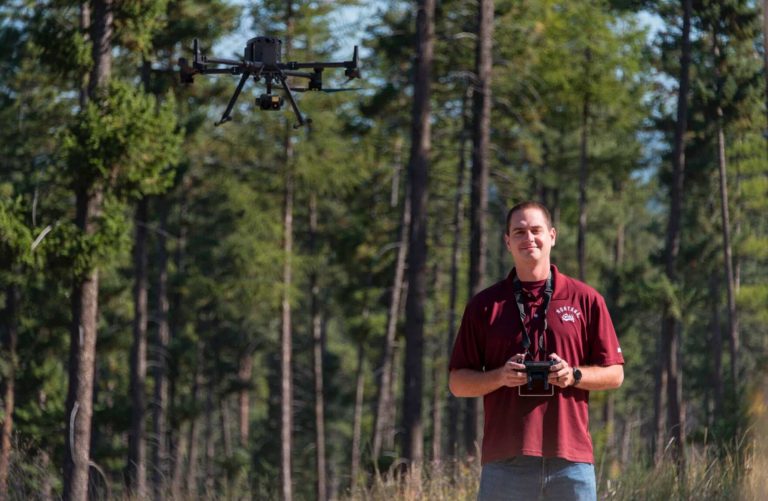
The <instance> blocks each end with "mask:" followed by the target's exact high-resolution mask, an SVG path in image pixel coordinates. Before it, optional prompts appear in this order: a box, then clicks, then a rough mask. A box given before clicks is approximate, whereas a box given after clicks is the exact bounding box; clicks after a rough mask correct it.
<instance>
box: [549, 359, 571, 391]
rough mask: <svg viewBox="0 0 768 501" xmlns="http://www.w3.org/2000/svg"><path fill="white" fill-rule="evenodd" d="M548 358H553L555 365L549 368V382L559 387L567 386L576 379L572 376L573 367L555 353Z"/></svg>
mask: <svg viewBox="0 0 768 501" xmlns="http://www.w3.org/2000/svg"><path fill="white" fill-rule="evenodd" d="M549 358H551V359H552V360H554V362H555V365H553V366H552V367H550V368H549V384H553V385H555V386H558V387H560V388H567V387H569V386H571V385H573V383H574V382H575V381H576V379H575V378H574V377H573V368H572V367H571V366H570V365H568V362H566V361H565V360H563V359H562V358H560V355H558V354H557V353H552V354H551V355H550V356H549Z"/></svg>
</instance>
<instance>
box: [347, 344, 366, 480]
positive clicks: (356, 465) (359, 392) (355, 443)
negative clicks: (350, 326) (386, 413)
mask: <svg viewBox="0 0 768 501" xmlns="http://www.w3.org/2000/svg"><path fill="white" fill-rule="evenodd" d="M364 360H365V350H364V349H363V345H362V343H360V344H358V346H357V371H355V381H356V385H355V414H354V418H353V422H352V461H351V465H350V477H351V478H350V482H351V485H350V487H351V488H352V493H353V494H354V492H355V487H357V485H358V483H359V481H360V478H359V477H360V456H361V454H360V444H361V437H362V426H363V425H362V423H363V396H364V393H363V392H364V390H365V373H364V372H363V362H364Z"/></svg>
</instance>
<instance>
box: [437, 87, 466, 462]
mask: <svg viewBox="0 0 768 501" xmlns="http://www.w3.org/2000/svg"><path fill="white" fill-rule="evenodd" d="M471 93H472V86H468V87H467V92H466V93H465V95H464V99H463V100H462V118H463V125H462V129H461V132H460V133H459V163H458V165H457V168H456V192H455V194H454V198H453V223H452V228H453V241H452V244H451V269H450V282H451V283H450V296H449V300H448V332H447V335H446V353H447V354H448V358H449V360H450V356H451V350H452V349H453V340H454V338H455V336H456V320H457V318H456V317H457V311H456V310H457V302H458V291H459V261H460V260H461V232H462V226H463V223H464V182H465V180H464V178H465V177H466V171H467V162H466V147H467V139H468V134H469V116H468V113H467V108H468V102H469V98H470V96H471ZM443 391H445V392H446V394H447V395H448V446H447V448H446V456H447V457H448V458H451V459H453V458H455V457H456V453H457V450H456V449H457V446H458V440H459V400H458V399H457V398H456V397H454V396H453V395H452V394H451V393H450V391H448V390H447V388H444V389H443Z"/></svg>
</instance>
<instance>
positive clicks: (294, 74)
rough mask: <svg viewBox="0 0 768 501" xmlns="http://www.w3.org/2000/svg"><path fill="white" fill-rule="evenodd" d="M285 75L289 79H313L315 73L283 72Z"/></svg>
mask: <svg viewBox="0 0 768 501" xmlns="http://www.w3.org/2000/svg"><path fill="white" fill-rule="evenodd" d="M283 75H285V76H287V77H299V78H312V77H313V76H314V73H310V72H308V71H290V70H288V71H283Z"/></svg>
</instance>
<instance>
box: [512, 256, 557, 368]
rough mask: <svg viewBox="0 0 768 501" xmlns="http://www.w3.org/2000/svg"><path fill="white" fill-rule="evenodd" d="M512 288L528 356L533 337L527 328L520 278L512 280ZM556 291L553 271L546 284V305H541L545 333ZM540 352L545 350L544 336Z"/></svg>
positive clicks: (540, 344)
mask: <svg viewBox="0 0 768 501" xmlns="http://www.w3.org/2000/svg"><path fill="white" fill-rule="evenodd" d="M512 288H513V290H514V291H515V302H517V309H518V311H520V328H521V329H522V331H523V351H524V352H525V353H527V354H528V355H531V353H530V347H531V337H530V336H529V335H528V329H526V328H525V305H524V304H523V284H522V282H520V278H518V276H517V272H516V271H515V276H514V277H513V278H512ZM553 291H554V281H553V279H552V270H551V269H550V271H549V276H547V281H546V282H544V303H543V304H542V305H541V306H542V308H541V311H542V315H543V316H544V331H546V330H547V310H548V309H549V302H550V300H551V299H552V292H553ZM539 350H542V351H543V350H544V336H543V335H542V336H539Z"/></svg>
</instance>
